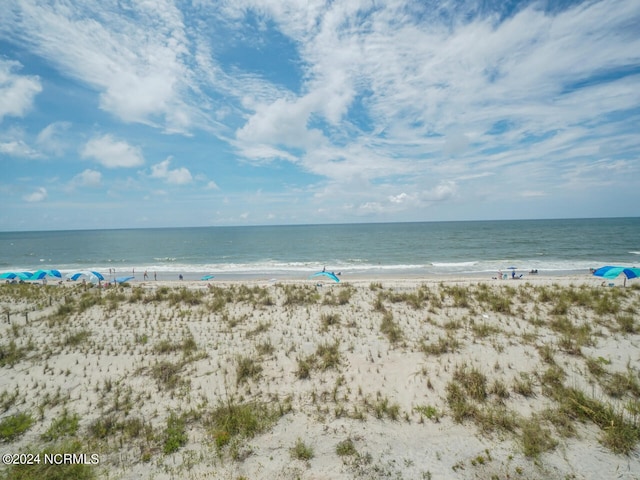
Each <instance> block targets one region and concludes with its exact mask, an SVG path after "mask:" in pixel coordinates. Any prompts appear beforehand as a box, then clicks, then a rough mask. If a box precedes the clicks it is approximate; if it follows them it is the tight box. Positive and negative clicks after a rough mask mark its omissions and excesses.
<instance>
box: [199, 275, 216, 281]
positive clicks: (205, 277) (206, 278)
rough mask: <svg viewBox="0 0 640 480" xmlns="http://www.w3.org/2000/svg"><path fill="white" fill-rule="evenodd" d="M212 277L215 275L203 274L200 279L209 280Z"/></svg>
mask: <svg viewBox="0 0 640 480" xmlns="http://www.w3.org/2000/svg"><path fill="white" fill-rule="evenodd" d="M212 278H215V275H205V276H204V277H202V278H201V279H200V280H211V279H212Z"/></svg>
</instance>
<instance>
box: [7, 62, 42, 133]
mask: <svg viewBox="0 0 640 480" xmlns="http://www.w3.org/2000/svg"><path fill="white" fill-rule="evenodd" d="M20 67H21V65H20V64H19V63H18V62H13V61H7V60H3V59H0V122H2V119H3V118H4V117H6V116H14V117H23V116H24V115H25V114H26V112H27V111H28V110H30V109H31V108H32V106H33V101H34V98H35V96H36V95H37V94H38V93H40V92H41V91H42V85H41V84H40V79H39V78H38V77H36V76H33V75H17V74H16V73H15V70H18V69H19V68H20Z"/></svg>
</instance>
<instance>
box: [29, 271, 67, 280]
mask: <svg viewBox="0 0 640 480" xmlns="http://www.w3.org/2000/svg"><path fill="white" fill-rule="evenodd" d="M47 275H48V276H50V277H57V278H62V274H61V273H60V271H59V270H38V271H36V272H34V273H33V275H32V276H31V278H30V280H42V279H43V278H44V277H46V276H47Z"/></svg>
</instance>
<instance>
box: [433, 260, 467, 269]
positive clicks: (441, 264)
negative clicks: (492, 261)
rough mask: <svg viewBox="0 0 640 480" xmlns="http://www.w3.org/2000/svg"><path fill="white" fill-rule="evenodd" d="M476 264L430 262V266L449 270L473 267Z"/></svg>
mask: <svg viewBox="0 0 640 480" xmlns="http://www.w3.org/2000/svg"><path fill="white" fill-rule="evenodd" d="M477 264H478V262H475V261H474V262H431V265H433V266H434V267H443V268H451V267H454V268H456V267H473V266H475V265H477Z"/></svg>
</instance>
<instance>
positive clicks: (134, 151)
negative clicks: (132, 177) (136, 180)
mask: <svg viewBox="0 0 640 480" xmlns="http://www.w3.org/2000/svg"><path fill="white" fill-rule="evenodd" d="M80 154H81V155H82V157H83V158H89V159H92V160H94V161H96V162H98V163H99V164H101V165H103V166H105V167H107V168H132V167H139V166H140V165H143V164H144V157H143V155H142V150H141V149H140V148H139V147H134V146H131V145H129V144H128V143H127V142H125V141H123V140H117V139H115V138H114V137H113V136H111V135H109V134H106V135H102V136H99V137H95V138H92V139H91V140H89V141H88V142H87V143H86V144H85V146H84V147H83V148H82V150H81V152H80Z"/></svg>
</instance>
